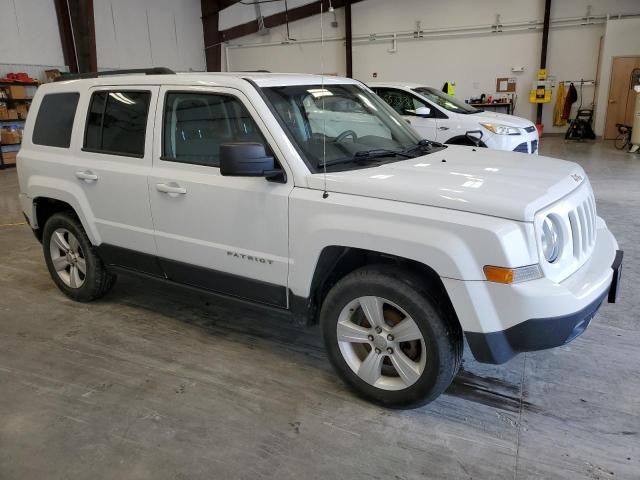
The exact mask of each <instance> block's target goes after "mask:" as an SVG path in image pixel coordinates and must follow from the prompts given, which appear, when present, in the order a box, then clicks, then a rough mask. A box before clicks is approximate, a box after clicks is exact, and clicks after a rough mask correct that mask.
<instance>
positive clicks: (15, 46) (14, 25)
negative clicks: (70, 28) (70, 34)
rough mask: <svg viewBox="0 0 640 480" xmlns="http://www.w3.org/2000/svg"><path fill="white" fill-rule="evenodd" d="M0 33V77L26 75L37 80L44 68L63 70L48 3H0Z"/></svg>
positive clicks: (5, 0)
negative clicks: (23, 73)
mask: <svg viewBox="0 0 640 480" xmlns="http://www.w3.org/2000/svg"><path fill="white" fill-rule="evenodd" d="M0 32H2V41H1V42H0V75H2V74H5V73H7V72H27V73H28V74H30V75H32V76H35V77H37V78H39V77H40V76H41V74H42V72H43V71H44V70H45V69H47V68H63V65H64V57H63V55H62V45H61V44H60V35H59V33H58V20H57V17H56V11H55V7H54V4H53V1H52V0H19V1H18V0H0Z"/></svg>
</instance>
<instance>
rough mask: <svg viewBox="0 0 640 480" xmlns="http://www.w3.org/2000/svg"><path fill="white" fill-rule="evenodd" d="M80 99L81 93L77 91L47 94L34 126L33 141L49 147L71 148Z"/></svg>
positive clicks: (41, 103)
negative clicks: (74, 121)
mask: <svg viewBox="0 0 640 480" xmlns="http://www.w3.org/2000/svg"><path fill="white" fill-rule="evenodd" d="M79 99H80V94H79V93H76V92H71V93H50V94H48V95H45V96H44V97H43V98H42V101H41V102H40V108H39V109H38V116H37V117H36V123H35V126H34V127H33V136H32V139H31V140H32V142H33V143H34V144H36V145H45V146H47V147H58V148H69V146H70V145H71V132H72V131H73V120H74V119H75V117H76V108H77V107H78V100H79Z"/></svg>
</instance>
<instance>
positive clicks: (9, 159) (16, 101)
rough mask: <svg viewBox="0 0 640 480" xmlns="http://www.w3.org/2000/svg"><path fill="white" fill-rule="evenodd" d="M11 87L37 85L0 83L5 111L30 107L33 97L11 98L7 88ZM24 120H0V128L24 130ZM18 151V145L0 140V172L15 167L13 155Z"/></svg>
mask: <svg viewBox="0 0 640 480" xmlns="http://www.w3.org/2000/svg"><path fill="white" fill-rule="evenodd" d="M11 86H22V87H25V88H27V87H36V88H37V87H38V84H37V83H26V82H6V81H0V90H3V91H4V92H6V95H4V96H3V98H0V103H5V104H6V105H7V109H11V110H13V109H18V108H19V105H26V106H27V109H28V108H29V107H30V106H31V101H32V100H33V96H25V97H24V98H11V96H10V95H9V88H7V87H11ZM24 122H25V119H24V118H17V119H1V120H0V128H6V127H7V126H12V125H15V126H17V127H18V128H24ZM19 149H20V143H4V142H2V140H1V139H0V170H2V169H5V168H10V167H15V165H16V162H15V155H14V153H17V151H18V150H19Z"/></svg>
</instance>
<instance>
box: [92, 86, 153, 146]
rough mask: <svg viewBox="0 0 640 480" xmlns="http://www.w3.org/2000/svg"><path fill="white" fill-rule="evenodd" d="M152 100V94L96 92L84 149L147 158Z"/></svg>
mask: <svg viewBox="0 0 640 480" xmlns="http://www.w3.org/2000/svg"><path fill="white" fill-rule="evenodd" d="M150 101H151V92H146V91H137V90H136V91H133V90H132V91H100V92H96V93H94V94H93V96H92V97H91V104H90V105H89V114H88V115H87V126H86V129H85V134H84V149H85V150H88V151H91V152H99V153H108V154H112V155H126V156H133V157H143V156H144V144H145V138H146V130H147V117H148V115H149V102H150Z"/></svg>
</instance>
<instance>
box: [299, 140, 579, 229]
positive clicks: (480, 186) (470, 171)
mask: <svg viewBox="0 0 640 480" xmlns="http://www.w3.org/2000/svg"><path fill="white" fill-rule="evenodd" d="M585 179H586V175H585V173H584V170H583V169H582V168H581V167H580V166H579V165H577V164H575V163H571V162H566V161H564V160H557V159H554V158H549V157H542V156H538V157H535V158H533V157H532V156H530V155H521V154H517V153H512V152H504V151H498V150H489V149H485V148H476V149H473V148H471V147H460V146H455V145H451V146H449V147H448V148H446V149H444V150H441V151H439V152H435V153H432V154H429V155H424V156H422V157H418V158H413V159H409V160H404V161H399V162H394V163H389V164H385V165H381V166H379V167H372V168H362V169H359V170H351V171H346V172H337V173H336V172H334V173H328V174H327V190H328V191H329V192H338V193H344V194H351V195H359V196H364V197H374V198H382V199H387V200H395V201H399V202H407V203H414V204H421V205H429V206H434V207H441V208H449V209H454V210H463V211H467V212H473V213H479V214H483V215H492V216H497V217H503V218H510V219H513V220H519V221H527V222H531V221H533V217H534V215H535V213H536V212H537V211H538V210H540V209H541V208H544V207H546V206H548V205H549V204H551V203H553V202H555V201H556V200H558V199H560V198H562V197H563V196H565V195H567V194H568V193H569V192H571V191H572V190H574V189H575V188H576V187H578V185H580V184H581V183H582V182H583V181H585ZM308 187H309V188H313V189H318V190H322V189H323V188H324V181H323V174H322V173H317V174H312V175H309V177H308Z"/></svg>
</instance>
